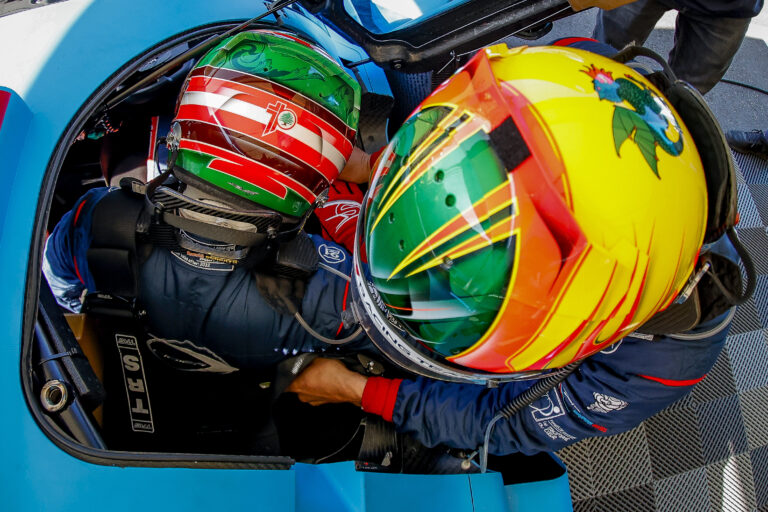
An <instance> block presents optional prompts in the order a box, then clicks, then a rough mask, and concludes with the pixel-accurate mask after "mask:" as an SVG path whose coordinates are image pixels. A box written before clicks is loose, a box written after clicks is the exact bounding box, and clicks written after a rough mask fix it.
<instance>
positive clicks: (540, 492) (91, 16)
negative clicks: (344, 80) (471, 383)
mask: <svg viewBox="0 0 768 512" xmlns="http://www.w3.org/2000/svg"><path fill="white" fill-rule="evenodd" d="M263 10H264V3H263V2H255V1H252V0H251V1H246V0H227V1H226V2H210V1H204V0H186V1H166V2H154V1H150V0H132V1H131V2H119V1H117V0H98V1H92V0H69V1H66V2H63V3H61V4H53V5H50V6H46V7H43V8H37V9H32V10H29V11H25V12H21V13H17V14H14V15H11V16H6V17H4V18H0V48H2V49H3V50H2V51H0V122H1V123H2V124H0V183H2V187H0V248H2V250H0V269H2V270H1V271H0V290H3V296H4V303H3V307H2V308H0V325H3V326H4V334H5V336H4V339H3V342H2V343H1V344H0V389H2V390H3V396H4V397H5V403H4V404H3V414H2V421H0V455H1V458H0V460H1V462H0V500H1V502H0V509H2V510H8V511H16V510H34V511H58V510H68V511H69V510H71V511H80V512H85V511H88V510H94V511H101V510H105V509H106V510H114V511H119V510H126V511H136V510H141V511H148V510H209V509H215V510H246V509H247V510H259V511H272V510H274V511H294V510H299V511H302V510H329V511H331V510H332V511H344V510H368V511H385V510H387V511H390V510H396V511H405V510H420V511H424V510H441V511H446V512H447V511H465V510H466V511H470V510H477V511H480V510H483V511H488V512H491V511H507V510H556V509H557V510H570V497H569V495H568V485H567V475H563V476H562V477H560V478H559V479H557V480H555V481H550V482H536V483H533V484H523V485H521V486H506V487H505V486H504V485H503V482H502V478H501V475H500V474H497V473H488V474H483V475H480V474H478V475H472V476H467V475H445V476H438V475H431V476H429V475H397V474H380V473H365V472H357V471H355V466H354V464H353V463H352V462H348V463H337V464H326V465H317V466H310V465H305V464H295V465H293V466H292V467H291V469H290V470H247V469H193V468H174V467H131V466H128V467H118V466H104V465H98V464H93V463H90V462H85V461H83V460H81V459H79V458H77V457H75V456H73V455H70V454H69V453H67V452H65V451H64V450H62V449H60V448H59V447H58V446H56V445H55V444H54V443H53V442H52V441H51V440H50V439H49V438H48V437H47V436H46V434H45V433H44V432H43V430H41V428H40V426H38V424H37V423H36V421H35V419H34V417H33V415H32V414H31V412H30V410H29V408H28V407H29V406H28V405H27V403H26V401H25V398H24V394H23V390H22V384H21V379H20V371H22V368H21V366H20V355H21V346H22V326H23V316H24V312H25V309H24V306H25V304H24V301H25V290H26V288H27V286H28V285H29V286H33V287H36V286H37V285H38V283H39V273H38V272H37V271H36V270H35V269H33V271H30V273H29V276H30V277H31V279H32V282H30V283H29V284H28V283H27V277H28V265H29V262H30V261H32V260H34V261H37V259H36V258H32V259H31V258H30V256H31V255H32V253H31V252H30V251H39V250H40V247H41V244H40V240H35V239H34V238H35V237H34V235H33V232H34V226H35V219H36V218H37V217H38V216H39V213H38V210H39V209H40V208H46V207H47V204H48V203H47V202H46V198H44V193H43V192H41V191H44V190H45V187H44V184H45V183H52V180H54V179H55V177H53V176H49V177H46V176H45V174H46V169H47V168H48V166H49V162H50V161H51V160H52V158H54V157H55V152H56V151H62V150H65V149H66V148H65V147H63V148H62V147H59V143H60V139H61V137H62V135H63V134H64V133H65V131H66V129H67V126H68V125H69V123H70V122H71V121H72V119H73V118H74V117H75V116H76V114H77V112H78V110H79V109H80V108H81V107H82V106H83V104H84V103H85V102H86V101H87V100H88V98H89V97H90V96H91V95H92V94H93V93H94V92H95V91H97V90H98V89H99V87H100V86H101V85H102V84H103V83H104V82H105V81H107V80H108V79H109V78H110V76H111V75H113V74H114V73H115V72H116V71H117V70H119V69H120V68H122V67H123V66H125V65H126V63H129V62H130V61H131V60H132V59H134V58H135V57H137V56H139V55H141V54H143V53H145V52H146V51H147V50H148V49H150V48H152V47H154V46H155V45H156V44H157V43H158V42H161V41H164V40H167V39H169V38H171V37H173V36H175V35H177V34H179V33H182V32H185V31H187V30H189V29H192V28H194V27H200V26H205V25H209V24H212V23H218V22H222V21H232V20H235V21H242V20H245V19H249V18H252V17H253V16H255V15H257V14H259V13H260V12H263ZM282 19H283V22H284V23H285V24H286V25H287V26H294V27H297V28H300V29H301V30H302V31H304V32H305V33H309V34H310V35H312V36H313V37H314V38H315V39H317V40H318V41H320V42H321V43H323V46H325V47H326V49H328V50H329V51H330V52H331V53H334V52H335V55H336V56H341V57H343V58H344V59H346V60H348V61H358V60H362V59H364V58H365V57H366V55H365V54H364V53H363V51H362V50H361V49H360V48H358V47H357V46H355V45H353V44H351V43H349V42H346V41H345V40H343V39H342V38H341V37H339V36H338V35H335V34H332V33H330V32H329V31H328V29H327V28H326V27H325V26H324V25H323V24H322V23H321V22H319V21H318V20H317V19H315V18H312V17H310V16H309V15H301V14H300V13H298V12H297V11H290V12H288V15H287V17H283V18H282ZM265 21H271V22H274V21H275V19H274V18H272V17H270V18H267V19H265ZM356 77H357V78H358V80H361V81H363V82H364V86H365V87H367V88H368V90H372V91H377V92H381V93H382V94H390V93H389V87H388V86H387V82H386V80H385V78H384V75H383V72H382V71H381V70H380V69H379V68H378V67H376V66H374V65H373V64H370V65H364V66H360V67H359V68H358V70H357V73H356ZM3 111H4V115H2V113H3ZM29 296H36V294H35V293H33V294H31V295H29ZM29 306H34V304H30V305H29ZM33 311H34V310H33V309H31V307H30V308H29V309H28V314H30V313H29V312H33Z"/></svg>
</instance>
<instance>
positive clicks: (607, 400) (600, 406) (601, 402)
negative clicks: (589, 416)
mask: <svg viewBox="0 0 768 512" xmlns="http://www.w3.org/2000/svg"><path fill="white" fill-rule="evenodd" d="M592 396H594V397H595V403H593V404H592V405H590V406H588V407H587V409H588V410H590V411H592V412H611V411H620V410H622V409H623V408H625V407H626V406H628V405H629V404H628V403H627V402H625V401H624V400H620V399H618V398H616V397H613V396H609V395H604V394H602V393H597V392H593V393H592Z"/></svg>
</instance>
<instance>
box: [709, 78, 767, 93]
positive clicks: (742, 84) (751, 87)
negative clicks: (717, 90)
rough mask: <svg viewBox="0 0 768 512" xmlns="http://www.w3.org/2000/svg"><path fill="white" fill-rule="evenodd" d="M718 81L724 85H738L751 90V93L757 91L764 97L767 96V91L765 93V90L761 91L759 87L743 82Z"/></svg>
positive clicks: (726, 79)
mask: <svg viewBox="0 0 768 512" xmlns="http://www.w3.org/2000/svg"><path fill="white" fill-rule="evenodd" d="M720 81H721V82H723V83H726V84H731V85H738V86H739V87H744V88H745V89H752V90H753V91H757V92H760V93H763V94H765V95H768V91H766V90H765V89H761V88H760V87H757V86H754V85H750V84H745V83H744V82H737V81H736V80H730V79H728V78H722V79H720Z"/></svg>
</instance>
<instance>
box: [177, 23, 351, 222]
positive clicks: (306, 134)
mask: <svg viewBox="0 0 768 512" xmlns="http://www.w3.org/2000/svg"><path fill="white" fill-rule="evenodd" d="M360 96H361V89H360V85H359V84H358V83H357V81H355V80H354V79H353V78H352V77H351V76H350V75H349V74H347V73H346V72H345V71H344V69H343V68H342V67H341V65H340V64H338V63H337V62H336V61H335V60H333V59H332V58H331V57H330V56H328V54H327V53H326V52H325V51H324V50H322V49H321V48H319V47H316V46H314V45H312V44H310V43H308V42H306V41H304V40H302V39H300V38H299V37H297V36H294V35H292V34H289V33H287V32H276V31H269V30H254V31H247V32H241V33H239V34H236V35H234V36H232V37H230V38H228V39H225V40H224V41H222V42H221V43H220V44H219V45H218V46H216V47H214V48H213V49H212V50H210V51H209V52H208V53H207V54H205V55H204V56H203V57H202V59H200V61H199V62H198V63H197V64H196V66H195V67H194V68H193V69H192V71H191V72H190V73H189V75H188V77H187V80H186V82H185V84H184V90H183V91H182V94H181V96H180V97H179V102H178V104H177V108H176V116H175V119H174V125H173V127H172V129H173V130H175V131H174V134H173V135H174V136H173V137H169V140H171V139H173V140H174V143H175V144H176V147H177V149H178V151H177V156H176V160H175V165H176V167H177V168H178V169H180V170H181V172H179V173H178V175H179V177H180V179H182V181H183V180H184V179H185V177H186V178H187V179H190V180H195V179H197V180H198V183H200V181H202V182H204V185H205V184H208V185H211V186H212V190H213V191H214V193H220V195H221V196H222V199H223V200H225V201H227V200H228V201H229V202H230V203H232V202H234V203H238V202H239V201H240V199H241V198H242V199H246V200H247V201H248V202H249V203H253V204H254V206H257V207H264V208H269V209H272V210H275V211H278V212H280V213H282V214H285V215H288V216H290V217H293V218H299V217H302V216H304V215H305V214H306V213H307V212H308V211H310V208H311V207H312V205H313V204H314V203H315V201H316V199H317V196H318V195H320V194H321V193H322V192H323V191H325V190H327V189H328V187H329V186H330V184H331V183H332V182H333V180H335V179H336V177H337V176H338V175H339V173H340V171H341V169H343V167H344V165H345V164H346V162H347V160H348V159H349V156H350V154H351V152H352V148H353V146H354V143H355V137H356V132H357V123H358V118H359V113H360ZM247 207H248V206H246V208H247Z"/></svg>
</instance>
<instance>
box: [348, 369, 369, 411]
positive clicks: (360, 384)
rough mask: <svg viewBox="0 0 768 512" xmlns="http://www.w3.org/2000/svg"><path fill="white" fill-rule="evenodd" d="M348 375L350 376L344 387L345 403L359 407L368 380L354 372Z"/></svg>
mask: <svg viewBox="0 0 768 512" xmlns="http://www.w3.org/2000/svg"><path fill="white" fill-rule="evenodd" d="M350 373H351V374H352V375H350V377H349V379H348V382H347V386H346V387H347V390H346V401H347V402H349V403H351V404H354V405H357V406H358V407H361V406H362V403H363V393H364V391H365V386H366V384H367V383H368V378H367V377H365V376H363V375H360V374H359V373H356V372H350Z"/></svg>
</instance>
